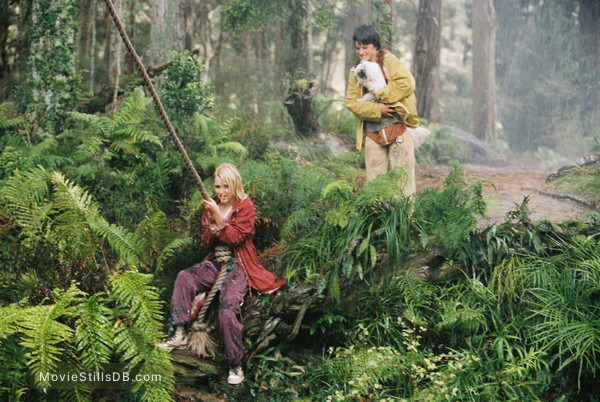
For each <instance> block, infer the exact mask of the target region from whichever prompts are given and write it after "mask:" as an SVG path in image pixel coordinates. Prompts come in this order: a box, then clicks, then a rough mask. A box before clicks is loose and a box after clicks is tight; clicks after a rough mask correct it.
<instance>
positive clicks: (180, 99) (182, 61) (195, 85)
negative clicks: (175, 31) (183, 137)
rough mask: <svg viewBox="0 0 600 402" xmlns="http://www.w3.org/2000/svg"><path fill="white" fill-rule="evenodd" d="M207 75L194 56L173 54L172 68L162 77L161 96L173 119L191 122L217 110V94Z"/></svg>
mask: <svg viewBox="0 0 600 402" xmlns="http://www.w3.org/2000/svg"><path fill="white" fill-rule="evenodd" d="M203 74H204V69H203V67H202V64H201V63H200V60H198V59H196V58H195V57H194V56H193V55H192V54H191V52H175V51H174V52H171V64H170V65H169V67H167V69H166V70H165V71H164V73H163V74H162V76H161V83H162V85H161V88H162V94H161V95H162V99H163V103H164V106H165V109H166V110H167V113H168V115H169V116H170V117H173V118H174V119H175V120H184V119H190V118H192V117H193V116H195V115H199V114H201V113H205V112H208V111H210V110H211V109H212V108H213V107H214V105H213V100H212V98H213V94H212V93H211V92H210V87H208V85H207V84H206V83H205V82H204V80H203Z"/></svg>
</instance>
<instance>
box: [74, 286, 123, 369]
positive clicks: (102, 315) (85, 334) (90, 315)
mask: <svg viewBox="0 0 600 402" xmlns="http://www.w3.org/2000/svg"><path fill="white" fill-rule="evenodd" d="M103 301H104V300H103V299H102V298H101V296H100V295H98V294H96V295H93V296H91V297H90V298H88V299H87V300H85V301H84V302H83V303H82V304H81V305H80V306H79V307H78V311H77V313H78V315H79V319H78V320H77V323H76V329H75V339H74V341H75V344H76V347H77V352H78V354H79V356H80V360H81V364H82V365H83V368H84V369H85V370H88V371H90V372H96V371H101V368H102V364H104V363H109V362H110V357H111V353H112V349H113V347H114V344H113V338H112V331H111V327H112V325H111V322H110V321H111V320H110V317H111V310H110V309H109V308H107V307H106V306H105V305H104V304H102V302H103Z"/></svg>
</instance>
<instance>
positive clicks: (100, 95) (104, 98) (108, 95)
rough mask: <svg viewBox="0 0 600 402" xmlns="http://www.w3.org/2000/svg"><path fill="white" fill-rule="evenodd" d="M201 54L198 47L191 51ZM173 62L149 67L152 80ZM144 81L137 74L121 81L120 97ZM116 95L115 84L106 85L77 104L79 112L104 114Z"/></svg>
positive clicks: (148, 70)
mask: <svg viewBox="0 0 600 402" xmlns="http://www.w3.org/2000/svg"><path fill="white" fill-rule="evenodd" d="M199 52H200V48H199V47H196V48H194V49H192V50H191V53H192V54H193V55H197V54H198V53H199ZM171 63H172V62H171V61H165V62H164V63H161V64H159V65H157V66H153V67H149V68H148V69H147V70H146V71H147V72H148V75H149V76H150V78H154V77H156V76H158V75H160V74H161V73H162V72H163V71H164V70H166V69H167V67H169V66H170V65H171ZM143 85H144V80H143V79H142V77H140V76H139V74H138V73H137V72H134V73H132V74H129V75H127V76H125V77H123V78H121V79H120V80H119V88H118V89H117V93H118V96H121V95H123V94H124V93H125V92H126V91H128V90H130V89H131V88H134V87H138V86H143ZM114 93H115V84H114V83H108V84H106V85H104V86H103V87H102V88H101V89H100V91H98V92H96V93H95V94H93V95H91V96H89V97H88V98H86V99H83V100H81V101H79V102H78V103H77V106H76V107H77V111H79V112H81V113H88V114H94V113H103V112H105V111H106V110H107V109H108V107H109V106H111V103H112V102H113V97H114Z"/></svg>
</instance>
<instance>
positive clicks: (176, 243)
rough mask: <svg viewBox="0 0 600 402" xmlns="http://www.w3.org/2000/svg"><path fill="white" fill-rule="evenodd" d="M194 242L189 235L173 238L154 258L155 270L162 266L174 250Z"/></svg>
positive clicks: (160, 268)
mask: <svg viewBox="0 0 600 402" xmlns="http://www.w3.org/2000/svg"><path fill="white" fill-rule="evenodd" d="M193 243H194V242H193V240H192V238H191V237H186V238H184V239H175V240H173V241H171V242H170V243H169V244H167V245H166V246H165V248H163V249H162V251H161V252H160V255H159V256H158V259H157V260H156V270H157V271H160V270H162V268H163V265H164V263H165V262H166V261H167V260H168V259H169V258H170V257H172V256H173V254H175V252H176V251H180V250H181V249H182V248H184V247H186V246H189V245H192V244H193Z"/></svg>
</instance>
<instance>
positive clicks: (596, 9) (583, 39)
mask: <svg viewBox="0 0 600 402" xmlns="http://www.w3.org/2000/svg"><path fill="white" fill-rule="evenodd" d="M579 34H580V41H579V43H580V52H581V55H582V57H584V58H588V57H589V58H590V59H591V60H592V63H593V67H594V78H593V83H595V86H596V89H595V91H592V96H594V97H595V98H596V100H595V101H593V102H592V104H595V105H596V107H595V110H594V111H593V113H594V114H595V116H596V118H595V119H594V121H596V122H598V121H600V1H599V0H579Z"/></svg>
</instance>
